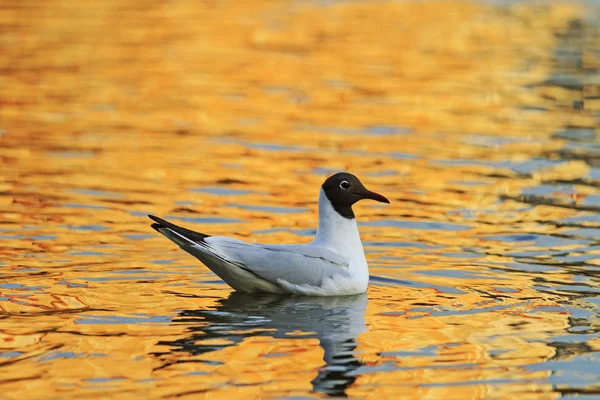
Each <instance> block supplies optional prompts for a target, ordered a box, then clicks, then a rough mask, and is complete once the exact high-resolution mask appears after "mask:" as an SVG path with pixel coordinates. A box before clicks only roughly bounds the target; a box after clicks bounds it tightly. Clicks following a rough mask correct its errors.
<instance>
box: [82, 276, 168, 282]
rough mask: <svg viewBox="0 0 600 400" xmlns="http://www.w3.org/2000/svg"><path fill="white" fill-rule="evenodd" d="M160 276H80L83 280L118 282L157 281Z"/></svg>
mask: <svg viewBox="0 0 600 400" xmlns="http://www.w3.org/2000/svg"><path fill="white" fill-rule="evenodd" d="M160 278H161V277H160V276H152V275H151V276H148V275H145V276H107V277H102V278H98V277H92V276H88V277H82V278H78V279H80V280H82V281H90V282H118V281H155V280H158V279H160Z"/></svg>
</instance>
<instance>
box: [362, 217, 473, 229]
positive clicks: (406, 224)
mask: <svg viewBox="0 0 600 400" xmlns="http://www.w3.org/2000/svg"><path fill="white" fill-rule="evenodd" d="M360 225H361V226H379V227H393V228H404V229H420V230H441V231H466V230H469V229H472V228H471V227H470V226H467V225H459V224H452V223H446V222H429V221H406V220H391V219H382V220H378V221H369V222H363V223H360Z"/></svg>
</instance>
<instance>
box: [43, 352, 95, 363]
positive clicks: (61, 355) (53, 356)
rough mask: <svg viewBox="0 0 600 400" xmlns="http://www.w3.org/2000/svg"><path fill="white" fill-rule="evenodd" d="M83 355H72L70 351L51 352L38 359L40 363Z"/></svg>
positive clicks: (81, 354)
mask: <svg viewBox="0 0 600 400" xmlns="http://www.w3.org/2000/svg"><path fill="white" fill-rule="evenodd" d="M83 355H85V353H73V352H71V351H53V352H50V353H48V354H46V355H44V356H42V357H41V358H40V360H39V361H40V362H44V361H51V360H56V359H59V358H79V357H81V356H83Z"/></svg>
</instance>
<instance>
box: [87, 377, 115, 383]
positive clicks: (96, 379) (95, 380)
mask: <svg viewBox="0 0 600 400" xmlns="http://www.w3.org/2000/svg"><path fill="white" fill-rule="evenodd" d="M123 379H124V378H89V379H86V380H85V382H89V383H107V382H115V381H122V380H123Z"/></svg>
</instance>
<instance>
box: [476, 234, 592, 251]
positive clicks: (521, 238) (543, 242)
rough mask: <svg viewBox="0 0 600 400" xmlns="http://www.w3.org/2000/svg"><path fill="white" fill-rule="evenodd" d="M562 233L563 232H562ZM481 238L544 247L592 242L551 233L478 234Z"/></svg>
mask: <svg viewBox="0 0 600 400" xmlns="http://www.w3.org/2000/svg"><path fill="white" fill-rule="evenodd" d="M563 234H565V233H564V232H563ZM479 237H480V238H481V239H484V240H488V241H499V242H506V243H523V244H525V243H531V244H533V245H535V246H538V247H544V248H548V249H551V248H556V247H561V246H572V245H588V244H591V243H592V242H591V241H589V240H579V239H566V238H562V237H557V236H551V235H541V234H535V233H518V234H506V235H491V236H479Z"/></svg>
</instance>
